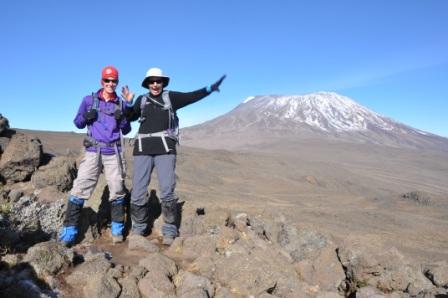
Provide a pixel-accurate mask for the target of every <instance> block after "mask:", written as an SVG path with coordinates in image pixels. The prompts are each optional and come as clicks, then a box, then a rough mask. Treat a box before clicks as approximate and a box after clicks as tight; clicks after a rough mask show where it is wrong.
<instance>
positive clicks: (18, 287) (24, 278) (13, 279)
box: [0, 261, 58, 298]
mask: <svg viewBox="0 0 448 298" xmlns="http://www.w3.org/2000/svg"><path fill="white" fill-rule="evenodd" d="M0 297H17V298H21V297H23V298H30V297H58V295H57V293H55V292H54V291H52V290H51V287H50V286H49V285H48V284H46V283H45V282H44V281H43V280H42V279H39V278H38V277H37V274H36V272H35V270H34V269H33V267H32V266H31V265H30V264H29V263H27V262H22V263H19V264H17V265H14V266H10V265H9V264H8V263H6V262H3V261H1V262H0Z"/></svg>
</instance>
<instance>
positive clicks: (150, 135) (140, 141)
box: [137, 130, 176, 153]
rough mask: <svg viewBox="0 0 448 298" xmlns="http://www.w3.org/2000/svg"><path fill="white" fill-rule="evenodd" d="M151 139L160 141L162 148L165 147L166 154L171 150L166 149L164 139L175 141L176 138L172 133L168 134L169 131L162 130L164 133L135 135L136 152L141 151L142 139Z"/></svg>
mask: <svg viewBox="0 0 448 298" xmlns="http://www.w3.org/2000/svg"><path fill="white" fill-rule="evenodd" d="M152 137H158V138H161V139H162V143H163V147H165V151H166V152H167V153H168V152H170V150H171V149H170V148H169V147H168V143H167V142H166V138H170V139H173V140H176V137H175V136H174V135H173V134H172V133H170V130H164V131H159V132H153V133H139V134H137V139H138V150H139V151H140V152H142V151H143V146H142V139H143V138H152Z"/></svg>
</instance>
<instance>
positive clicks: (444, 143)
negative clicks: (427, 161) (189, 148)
mask: <svg viewBox="0 0 448 298" xmlns="http://www.w3.org/2000/svg"><path fill="white" fill-rule="evenodd" d="M183 131H184V132H183V134H185V135H186V139H187V141H188V143H189V144H191V143H192V142H193V141H200V142H201V143H203V142H205V141H204V139H208V140H209V141H211V142H217V141H218V140H216V141H215V140H214V139H215V138H218V139H223V138H225V139H227V138H226V136H231V135H234V136H239V137H240V138H241V137H242V139H240V141H241V142H244V139H246V138H251V139H253V138H254V137H255V136H256V138H259V139H260V141H261V140H262V139H263V137H266V138H272V137H279V136H283V137H288V138H290V139H291V138H316V137H319V138H321V137H325V138H331V139H333V140H338V139H339V140H341V141H346V142H357V143H359V142H362V143H374V144H382V145H388V146H394V147H402V146H403V147H412V148H425V149H438V150H439V149H442V150H444V151H448V139H446V138H442V137H440V136H437V135H434V134H431V133H428V132H424V131H421V130H418V129H415V128H412V127H410V126H407V125H405V124H402V123H399V122H396V121H394V120H392V119H390V118H387V117H384V116H381V115H379V114H377V113H375V112H373V111H371V110H369V109H367V108H365V107H363V106H361V105H360V104H358V103H356V102H355V101H353V100H352V99H350V98H348V97H345V96H342V95H339V94H337V93H333V92H317V93H311V94H306V95H290V96H279V95H265V96H254V97H249V98H247V99H246V100H244V101H243V102H242V103H241V104H240V105H238V106H237V107H236V108H235V109H233V110H232V111H230V112H229V113H227V114H225V115H222V116H220V117H218V118H215V119H213V120H210V121H208V122H205V123H203V124H200V125H196V126H193V127H190V128H186V129H184V130H183ZM193 143H194V142H193ZM218 143H220V142H219V141H218ZM232 143H233V141H232Z"/></svg>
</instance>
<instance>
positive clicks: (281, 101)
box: [243, 91, 393, 132]
mask: <svg viewBox="0 0 448 298" xmlns="http://www.w3.org/2000/svg"><path fill="white" fill-rule="evenodd" d="M243 104H245V105H251V106H253V108H255V109H257V110H258V112H261V113H262V114H263V115H265V116H267V117H276V118H278V120H279V121H292V122H295V123H303V124H307V125H309V126H311V127H314V128H317V129H320V130H323V131H337V132H340V131H353V130H358V131H361V130H367V129H368V127H376V128H380V129H383V130H391V129H393V125H391V123H390V120H389V119H387V118H385V117H381V116H380V115H378V114H376V113H374V112H372V111H370V110H368V109H367V108H365V107H363V106H361V105H359V104H358V103H356V102H355V101H353V100H352V99H350V98H348V97H346V96H342V95H340V94H337V93H335V92H325V91H320V92H315V93H310V94H305V95H267V96H256V97H249V98H248V99H246V100H245V101H244V102H243Z"/></svg>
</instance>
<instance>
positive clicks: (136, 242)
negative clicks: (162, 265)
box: [128, 235, 160, 253]
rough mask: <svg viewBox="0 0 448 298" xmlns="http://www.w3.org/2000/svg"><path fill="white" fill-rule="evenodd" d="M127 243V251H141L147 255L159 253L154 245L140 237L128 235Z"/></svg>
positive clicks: (158, 249)
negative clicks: (147, 253)
mask: <svg viewBox="0 0 448 298" xmlns="http://www.w3.org/2000/svg"><path fill="white" fill-rule="evenodd" d="M128 241H129V244H128V248H129V250H142V251H146V252H149V253H153V252H159V251H160V248H159V247H158V246H157V245H156V244H154V243H153V242H151V241H149V240H148V239H146V238H145V237H143V236H140V235H130V236H129V237H128Z"/></svg>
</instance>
